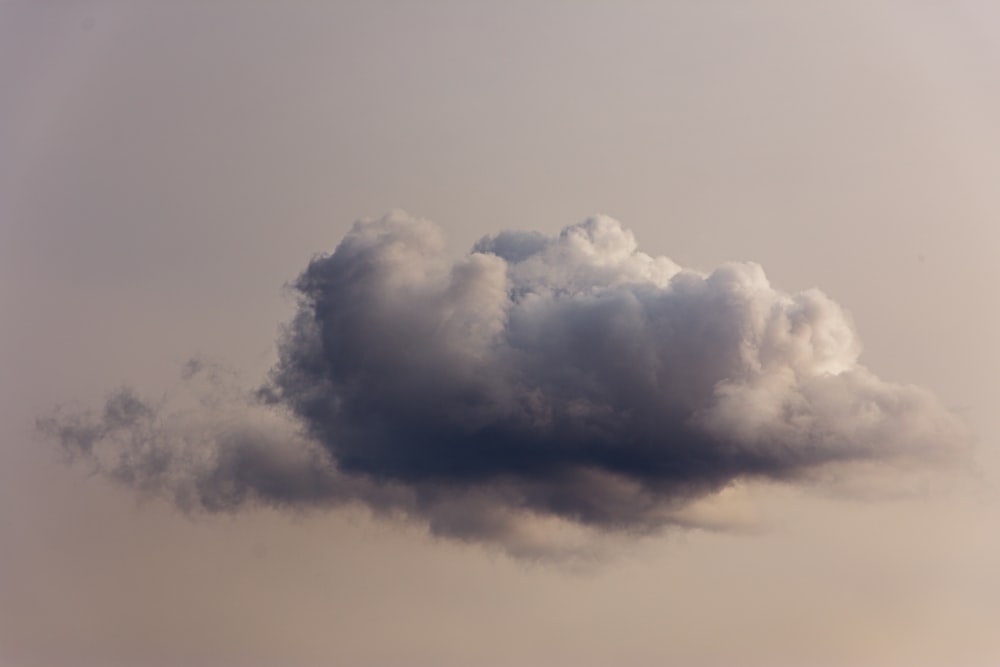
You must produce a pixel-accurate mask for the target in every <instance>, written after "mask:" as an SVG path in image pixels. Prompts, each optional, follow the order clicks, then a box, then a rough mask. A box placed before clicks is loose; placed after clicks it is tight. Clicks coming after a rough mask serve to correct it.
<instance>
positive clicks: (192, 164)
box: [0, 1, 1000, 667]
mask: <svg viewBox="0 0 1000 667" xmlns="http://www.w3.org/2000/svg"><path fill="white" fill-rule="evenodd" d="M997 26H1000V16H997V13H996V10H995V9H994V8H993V7H991V6H990V5H989V3H975V2H959V3H949V4H948V5H947V7H945V6H943V5H941V4H939V3H930V2H927V3H921V2H912V3H902V2H900V3H891V2H886V3H877V6H873V3H838V4H836V5H834V4H830V5H826V6H823V7H820V6H819V5H818V3H816V4H814V5H809V4H803V3H791V2H788V3H782V2H753V3H721V4H720V3H682V2H675V3H639V2H636V3H626V4H624V5H623V4H622V3H568V2H567V3H558V2H547V3H465V4H459V3H360V2H359V3H306V2H300V3H291V4H289V3H282V4H281V5H280V6H279V5H278V4H276V3H263V2H260V3H242V2H240V3H237V2H229V3H227V2H220V3H212V4H211V5H210V6H206V5H205V4H204V3H194V2H192V3H153V2H128V3H125V2H120V3H114V2H81V3H74V4H68V3H54V2H53V3H38V2H17V1H15V2H7V3H4V4H2V5H0V312H2V315H0V332H2V333H0V339H2V341H3V345H2V347H0V378H2V380H0V425H2V426H0V428H2V431H0V443H2V444H0V526H2V530H3V534H2V536H0V547H2V550H3V556H2V557H0V664H4V665H7V664H10V665H15V666H18V667H19V666H21V665H46V666H47V665H88V664H93V665H116V664H120V665H180V664H193V663H197V664H205V665H237V664H238V665H254V664H260V665H274V664H282V665H287V664H292V665H303V666H306V665H320V664H330V662H331V661H332V662H338V663H350V664H359V665H390V664H401V663H405V664H427V665H430V664H434V665H458V664H468V663H469V662H475V663H476V664H484V665H507V664H542V665H562V664H577V665H580V664H594V665H597V664H608V663H610V662H615V663H619V664H629V665H653V664H664V663H671V664H685V665H704V666H709V665H725V664H734V663H739V664H745V665H789V666H790V665H801V664H809V665H840V664H852V665H880V666H881V665H917V666H921V665H925V666H928V667H930V666H935V667H936V666H938V665H968V666H970V667H973V666H979V665H990V664H995V663H996V661H997V660H998V659H1000V641H998V640H997V639H996V638H995V636H994V633H993V626H994V625H995V623H994V621H995V618H996V617H997V614H998V612H1000V602H998V601H1000V576H998V575H997V574H996V571H995V567H994V563H995V562H996V560H997V557H998V556H1000V539H998V538H997V537H996V535H995V518H996V516H997V511H998V510H1000V506H998V504H997V498H996V492H995V485H996V480H997V474H998V472H1000V456H998V455H997V449H996V443H997V438H998V436H1000V421H998V418H997V417H996V411H995V410H994V404H995V401H996V399H997V397H998V396H1000V383H998V381H997V378H998V377H1000V354H998V353H997V351H996V348H995V341H996V340H998V339H1000V312H998V308H997V299H996V287H995V286H996V285H997V284H998V281H1000V270H998V269H997V263H996V248H998V247H1000V231H998V230H1000V227H998V225H997V224H996V220H997V217H998V215H1000V202H998V200H997V197H996V193H995V183H996V176H997V174H998V173H1000V158H998V157H997V156H1000V150H998V149H1000V127H998V126H997V124H996V122H995V119H996V118H997V117H1000V82H998V76H1000V74H998V73H1000V47H997V46H996V45H997V44H1000V39H998V37H1000V35H997V34H996V32H997ZM393 208H403V209H406V210H408V211H410V212H411V213H412V214H414V215H417V216H420V217H425V218H428V219H431V220H434V221H435V222H436V223H438V224H440V225H441V226H442V227H443V229H444V231H445V233H446V235H447V237H448V239H449V244H450V249H451V250H450V251H451V252H453V253H454V255H455V256H456V257H457V256H459V254H460V253H463V252H465V251H466V250H467V249H468V248H469V247H470V246H471V245H472V244H473V242H474V241H475V240H476V239H479V238H480V237H482V236H483V235H485V234H492V233H496V232H498V231H500V230H503V229H537V230H541V231H543V232H545V233H550V234H552V233H556V232H557V231H558V230H559V229H561V228H563V227H565V226H567V225H571V224H574V223H577V222H579V221H581V220H583V219H584V218H586V217H587V216H589V215H591V214H595V213H606V214H609V215H611V216H613V217H615V218H617V219H619V220H621V221H623V222H624V223H625V224H626V225H628V226H629V227H630V228H631V229H633V230H634V231H635V233H636V236H637V237H638V238H639V239H640V241H641V246H642V249H643V250H644V251H646V252H648V253H650V254H653V255H666V256H668V257H671V258H672V259H673V260H675V261H677V262H678V263H680V264H682V265H685V266H693V267H696V268H701V269H705V270H708V269H711V268H713V267H715V266H717V265H719V264H720V263H722V262H724V261H727V260H752V261H756V262H759V263H760V264H762V265H763V266H764V268H765V269H766V271H767V274H768V277H769V278H770V280H771V282H772V284H773V285H775V286H776V287H777V288H780V289H782V290H786V291H799V290H803V289H807V288H810V287H819V288H821V289H822V290H823V291H824V292H825V293H827V294H829V295H830V296H831V297H832V298H833V299H834V300H835V301H836V302H837V303H839V304H841V305H843V306H844V307H845V308H846V309H847V310H849V311H850V313H851V314H852V316H853V319H854V322H855V324H856V326H857V329H858V331H859V333H860V338H861V340H862V341H863V343H864V350H863V352H862V354H861V361H862V363H864V364H866V365H867V366H868V367H869V368H871V369H872V371H874V372H875V373H877V374H878V375H879V376H880V377H882V378H885V379H887V380H890V381H898V382H912V383H916V384H919V385H922V386H925V387H928V388H929V389H931V390H932V391H933V392H934V393H935V394H936V395H937V396H938V398H939V399H940V400H941V401H942V403H943V404H944V405H945V406H947V407H948V408H949V409H952V410H954V411H956V412H957V413H958V414H959V416H960V417H961V418H962V419H963V420H964V421H965V422H966V424H967V425H968V427H969V428H970V430H971V431H972V433H973V435H974V437H975V440H976V445H977V449H976V461H977V468H976V471H975V473H974V474H973V475H970V476H967V477H963V478H960V479H958V480H957V481H954V482H953V483H952V485H951V488H950V489H941V488H938V487H937V486H935V487H934V488H932V489H931V490H930V491H928V492H927V493H926V494H921V495H919V496H918V497H916V498H910V499H907V500H881V501H878V502H871V501H860V500H853V501H848V502H845V501H844V500H843V499H839V500H832V499H829V498H827V497H825V496H823V495H822V494H816V493H813V494H809V493H804V492H801V491H797V490H794V489H787V488H772V487H758V488H741V489H738V490H737V491H736V492H735V493H736V496H737V497H736V498H734V499H730V500H727V501H726V502H727V503H729V504H730V505H733V506H738V507H739V508H740V510H741V511H743V512H745V513H746V514H747V515H748V516H750V517H752V523H753V525H754V526H755V529H754V531H753V534H744V533H740V534H737V533H728V532H721V533H720V532H705V531H696V532H672V533H671V532H668V533H667V534H666V535H665V536H661V537H660V538H655V539H654V538H650V539H646V540H642V541H639V542H638V543H633V542H631V541H624V542H621V543H619V542H616V541H615V540H613V539H609V543H608V551H609V553H611V554H612V556H611V557H610V560H608V561H607V562H604V563H603V564H600V565H595V564H577V566H575V567H572V568H565V569H564V568H556V567H551V566H540V565H526V564H524V563H519V562H516V561H511V560H509V559H507V558H506V557H502V556H498V554H497V552H495V551H492V550H490V549H489V548H484V547H480V546H475V545H464V544H455V543H452V542H447V541H440V540H436V539H434V538H432V537H428V536H427V535H426V532H425V531H424V530H422V529H421V528H420V527H418V526H411V525H405V524H398V523H384V522H374V521H372V520H370V519H369V518H368V517H367V515H366V514H365V513H364V512H363V511H360V510H358V511H347V512H346V513H345V512H339V513H332V514H327V513H306V514H305V515H302V516H298V517H295V518H291V519H289V518H288V517H285V516H283V515H279V514H275V513H271V512H270V511H265V510H261V511H259V512H256V513H251V514H249V515H242V516H239V517H235V518H219V517H216V518H201V519H197V520H195V521H190V520H188V519H186V518H184V517H183V516H180V515H178V514H177V513H175V512H173V511H172V510H171V509H170V508H169V507H167V506H166V505H165V504H161V503H160V502H158V501H147V502H140V503H137V502H136V499H135V496H134V495H132V494H130V493H129V492H127V491H126V490H124V489H119V488H116V487H114V486H112V485H110V484H108V483H107V482H106V481H104V480H102V479H101V478H99V477H91V476H88V474H87V470H86V468H85V467H84V468H81V467H67V466H65V465H64V464H63V462H62V461H61V460H60V458H59V455H58V452H57V450H56V448H54V447H52V446H51V444H50V443H45V442H43V441H41V440H39V439H38V437H37V436H36V434H35V433H34V420H35V418H36V417H37V416H38V415H40V414H43V413H45V412H46V411H47V410H49V409H51V407H52V406H54V405H57V404H67V405H68V406H70V407H76V408H81V407H87V406H99V405H101V404H102V403H103V401H104V399H105V398H106V397H107V394H108V392H109V391H111V390H113V389H114V388H115V387H117V386H119V385H121V384H123V383H124V384H128V385H131V386H133V387H135V388H136V390H137V391H140V392H141V393H142V394H143V395H147V396H154V397H156V396H159V395H162V394H163V393H164V392H170V391H172V390H174V389H175V387H176V383H177V378H178V376H179V374H180V372H181V369H182V367H183V364H184V363H185V362H186V361H187V360H188V359H189V358H190V357H192V356H193V355H204V356H205V357H206V358H210V359H217V360H219V361H220V362H222V363H223V364H225V365H226V366H228V367H231V368H237V369H240V372H241V374H242V375H241V377H240V378H239V382H241V383H243V384H246V385H252V384H254V383H256V382H258V381H259V380H260V378H261V377H263V373H264V372H266V370H267V368H268V367H270V366H271V364H272V363H273V361H274V359H275V356H276V352H275V348H274V341H275V337H276V334H277V327H278V325H279V323H280V322H283V321H287V320H288V319H289V317H290V316H291V315H292V313H293V311H294V307H295V304H294V299H293V298H292V296H291V294H290V293H289V292H288V291H287V290H283V289H282V286H283V285H284V284H286V283H287V282H288V281H291V280H293V279H294V278H295V277H296V276H297V275H298V274H299V272H300V271H301V270H302V268H303V267H304V266H305V264H306V263H307V262H308V261H309V259H310V258H311V257H312V256H313V255H314V254H316V253H320V252H329V251H332V250H333V248H334V246H335V245H336V244H337V243H338V242H339V240H340V239H341V238H342V237H343V236H344V234H345V233H346V232H347V231H348V229H349V228H350V225H351V223H352V222H353V221H354V220H356V219H358V218H361V217H369V216H376V217H377V216H380V215H382V214H383V213H385V212H386V211H388V210H390V209H393Z"/></svg>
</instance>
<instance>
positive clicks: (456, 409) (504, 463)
mask: <svg viewBox="0 0 1000 667" xmlns="http://www.w3.org/2000/svg"><path fill="white" fill-rule="evenodd" d="M294 288H295V290H296V291H297V293H298V296H299V301H298V311H297V313H296V315H295V316H294V318H293V319H292V320H291V322H290V323H289V324H288V325H287V326H286V328H285V330H284V333H283V335H282V336H281V338H280V339H279V341H278V361H277V363H276V364H275V366H274V368H273V369H272V370H271V372H270V374H269V376H268V378H267V379H266V381H265V382H264V383H263V385H262V387H261V388H260V389H259V390H258V391H256V392H254V393H253V395H252V396H250V395H249V394H240V393H239V392H234V391H223V390H222V389H220V385H219V383H218V382H216V383H211V382H210V383H209V385H210V386H209V388H208V389H207V390H206V392H205V393H204V394H203V398H204V400H203V401H202V404H201V405H200V407H198V408H197V409H193V410H187V411H182V412H178V413H168V411H167V410H166V409H164V407H163V406H161V405H158V404H153V403H151V402H147V401H143V400H141V399H140V398H139V397H137V396H136V395H135V393H134V392H132V391H131V390H128V389H122V390H120V391H118V392H116V393H115V394H113V395H112V396H111V398H110V399H109V400H108V402H107V404H106V405H105V407H104V410H103V412H102V413H100V414H88V413H83V414H69V415H67V414H62V413H56V414H54V415H51V416H49V417H47V418H45V419H43V420H40V422H39V423H40V427H41V428H42V430H43V431H45V432H46V433H48V434H49V435H50V436H52V437H53V438H55V439H57V440H58V441H60V442H61V443H62V445H63V446H64V447H65V448H66V450H67V451H69V452H71V453H72V454H74V455H75V456H78V457H82V458H85V459H87V460H89V461H91V463H92V464H93V465H95V466H96V467H97V469H98V470H100V471H101V472H104V473H105V474H107V475H109V476H110V477H112V478H114V479H116V480H118V481H121V482H123V483H126V484H129V485H132V486H135V487H137V488H139V489H141V490H143V491H147V492H152V493H158V494H164V495H167V496H169V497H171V498H172V499H173V500H174V501H175V502H177V503H178V505H180V506H181V507H183V508H185V509H189V510H195V509H204V510H209V511H233V510H237V509H239V508H241V507H244V506H246V505H250V504H254V503H258V504H268V505H273V506H278V507H291V508H295V507H325V506H335V505H339V504H345V503H358V504H362V505H365V506H367V507H369V508H371V509H372V510H374V511H375V512H376V513H378V514H380V515H396V516H402V517H408V518H411V519H416V520H419V521H422V522H424V523H426V524H427V525H428V526H429V528H430V529H431V530H432V532H434V533H436V534H439V535H444V536H449V537H455V538H460V539H466V540H472V541H486V542H495V543H499V544H500V545H502V546H504V547H505V548H507V549H508V550H509V551H511V552H513V553H524V554H528V553H538V552H542V551H544V550H545V548H546V547H545V546H544V544H545V538H544V536H540V534H541V533H545V532H547V531H549V530H550V529H551V528H552V527H553V526H561V527H562V528H563V529H566V530H569V531H571V532H572V531H574V530H576V531H583V532H585V533H590V534H598V535H600V534H605V533H643V534H644V533H649V532H654V531H657V530H659V529H662V528H664V527H666V526H669V525H677V524H682V525H687V524H690V523H691V522H692V519H690V515H689V514H688V513H687V511H686V510H687V509H688V508H690V507H691V506H692V504H694V503H696V502H698V501H701V500H704V499H705V498H711V497H714V496H716V495H717V494H720V493H721V492H723V491H724V490H726V489H727V488H731V487H732V486H733V485H734V484H738V483H743V482H753V481H755V480H759V481H780V482H791V483H812V482H814V481H816V480H817V479H821V478H822V477H823V475H824V474H826V473H827V472H829V471H838V473H844V472H845V471H846V472H847V473H849V472H850V471H851V470H852V469H855V468H857V469H862V468H866V467H871V466H873V465H878V464H882V463H891V464H893V465H903V464H905V465H910V464H914V465H925V466H931V467H934V466H938V465H944V464H948V463H952V462H955V461H958V460H961V459H962V458H963V457H964V456H965V454H966V452H967V449H968V436H967V434H966V432H965V430H964V428H963V426H962V424H961V423H960V422H959V421H958V420H957V419H956V418H955V417H954V416H953V415H951V414H950V413H949V412H948V411H947V410H945V409H944V408H943V407H942V406H941V405H940V404H939V403H938V402H937V400H936V399H935V398H934V397H933V396H932V395H931V394H930V393H929V392H927V391H925V390H923V389H920V388H918V387H913V386H904V385H900V384H894V383H891V382H887V381H884V380H882V379H880V378H878V377H876V376H875V375H874V374H872V373H871V372H870V371H869V370H867V369H866V368H865V367H864V366H863V365H861V364H860V363H859V361H858V355H859V353H860V345H859V342H858V338H857V336H856V334H855V330H854V327H853V325H852V323H851V321H850V319H849V318H848V316H847V315H846V313H845V312H844V311H843V310H842V309H841V308H840V307H839V306H838V305H837V304H836V303H834V302H833V301H832V300H831V299H829V298H828V297H827V296H825V295H824V294H823V293H821V292H819V291H817V290H807V291H804V292H800V293H796V294H788V293H785V292H782V291H780V290H777V289H775V288H774V287H772V286H771V285H770V284H769V282H768V280H767V278H766V277H765V274H764V272H763V270H762V269H761V267H760V266H758V265H756V264H752V263H730V264H725V265H723V266H721V267H719V268H717V269H715V270H714V271H712V272H710V273H702V272H698V271H693V270H689V269H685V268H683V267H681V266H678V265H677V264H675V263H674V262H672V261H671V260H669V259H667V258H664V257H652V256H650V255H647V254H645V253H642V252H640V251H639V250H638V248H637V244H636V241H635V238H634V236H633V235H632V233H631V232H630V231H629V230H627V229H626V228H624V227H623V226H622V225H621V224H620V223H619V222H617V221H615V220H613V219H611V218H608V217H603V216H598V217H594V218H591V219H588V220H586V221H584V222H582V223H580V224H577V225H573V226H570V227H567V228H565V229H564V230H563V231H562V232H561V233H560V234H559V235H557V236H554V237H550V236H546V235H543V234H540V233H534V232H502V233H500V234H498V235H496V236H492V237H487V238H484V239H482V240H481V241H479V242H478V243H477V244H476V245H475V246H474V247H473V249H472V251H471V252H469V253H468V254H467V255H465V256H464V257H462V258H460V259H458V260H457V261H456V260H454V259H452V258H451V256H450V255H449V254H448V252H447V251H446V248H445V242H444V238H443V235H442V232H441V230H440V229H439V228H438V227H437V226H435V225H434V224H433V223H431V222H428V221H425V220H420V219H415V218H412V217H410V216H408V215H406V214H404V213H400V212H396V213H393V214H390V215H388V216H386V217H384V218H382V219H379V220H370V221H363V222H359V223H356V224H355V225H354V227H353V228H352V229H351V231H350V232H349V233H348V234H347V236H346V237H345V238H344V239H343V240H342V241H341V243H340V244H339V245H338V246H337V248H336V250H335V251H334V252H333V253H332V254H330V255H324V256H320V257H318V258H316V259H314V260H313V261H311V262H310V263H309V265H308V267H307V268H306V269H305V270H304V271H303V273H302V274H301V275H300V276H299V278H298V280H297V281H296V282H295V283H294ZM187 370H188V373H187V375H189V376H191V378H194V377H195V376H199V375H204V374H205V373H204V369H199V368H198V367H197V365H192V366H190V367H189V368H188V369H187ZM199 371H201V372H199Z"/></svg>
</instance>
